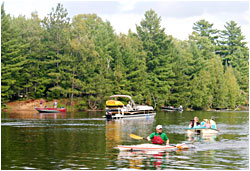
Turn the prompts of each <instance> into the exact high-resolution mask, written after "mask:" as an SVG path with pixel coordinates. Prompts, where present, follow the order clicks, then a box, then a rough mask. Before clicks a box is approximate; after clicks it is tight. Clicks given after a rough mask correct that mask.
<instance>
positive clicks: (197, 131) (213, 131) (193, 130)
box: [184, 128, 219, 134]
mask: <svg viewBox="0 0 250 171" xmlns="http://www.w3.org/2000/svg"><path fill="white" fill-rule="evenodd" d="M184 129H185V131H186V133H187V134H217V133H218V132H219V130H218V129H214V128H184Z"/></svg>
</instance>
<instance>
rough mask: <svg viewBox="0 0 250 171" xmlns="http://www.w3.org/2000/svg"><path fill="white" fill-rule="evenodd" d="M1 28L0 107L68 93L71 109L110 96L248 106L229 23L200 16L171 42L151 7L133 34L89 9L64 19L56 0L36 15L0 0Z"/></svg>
mask: <svg viewBox="0 0 250 171" xmlns="http://www.w3.org/2000/svg"><path fill="white" fill-rule="evenodd" d="M1 27H2V29H1V32H2V34H1V103H2V106H3V107H4V104H5V103H6V102H8V101H13V100H20V99H23V98H25V99H38V98H46V99H48V100H51V99H59V98H68V99H70V104H69V105H71V104H72V103H73V101H77V106H76V107H77V108H78V109H82V110H83V109H104V108H105V101H106V100H107V98H108V97H109V96H110V95H113V94H127V95H131V96H132V97H133V99H134V100H135V102H136V103H139V104H148V105H153V106H156V107H157V108H160V107H161V106H163V105H172V106H179V105H182V106H184V107H185V108H192V109H209V108H236V107H237V106H238V105H240V104H241V105H246V104H248V97H249V93H248V92H249V88H248V85H249V84H248V82H249V78H248V75H249V70H248V68H249V63H248V56H249V49H248V47H247V46H246V44H247V43H246V42H245V36H244V35H243V34H242V32H241V27H240V26H238V24H237V23H236V22H235V21H229V22H226V23H225V26H224V30H217V29H214V28H213V24H212V23H209V22H208V21H206V20H204V19H202V20H199V21H197V22H196V23H194V24H193V32H192V33H191V34H190V35H189V38H188V40H178V39H176V38H174V37H173V36H171V35H167V34H166V33H165V28H162V27H161V17H160V16H158V15H157V13H156V12H155V11H154V10H152V9H150V10H148V11H146V12H145V14H144V18H143V19H142V20H141V22H140V24H138V25H136V32H132V31H131V30H129V31H128V34H116V33H115V31H114V29H113V27H112V26H111V23H110V22H109V21H103V20H102V19H101V18H100V17H98V16H97V15H96V14H79V15H76V16H74V17H73V18H72V20H71V19H70V18H69V17H68V13H67V9H65V8H64V7H63V5H62V4H60V3H59V4H58V5H57V6H56V8H52V10H51V12H50V13H49V14H48V15H47V16H46V17H44V18H43V19H40V18H39V17H38V14H37V13H36V12H33V13H32V14H31V17H30V18H26V17H25V16H21V15H20V16H18V17H11V16H10V14H7V13H6V12H5V10H4V4H2V6H1ZM180 27H181V26H180Z"/></svg>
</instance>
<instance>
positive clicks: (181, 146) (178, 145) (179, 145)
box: [176, 144, 189, 149]
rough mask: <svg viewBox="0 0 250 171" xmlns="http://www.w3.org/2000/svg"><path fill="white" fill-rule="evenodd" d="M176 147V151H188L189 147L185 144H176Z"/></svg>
mask: <svg viewBox="0 0 250 171" xmlns="http://www.w3.org/2000/svg"><path fill="white" fill-rule="evenodd" d="M176 147H177V148H178V149H189V147H188V146H187V145H186V144H177V145H176Z"/></svg>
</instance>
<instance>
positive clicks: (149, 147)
mask: <svg viewBox="0 0 250 171" xmlns="http://www.w3.org/2000/svg"><path fill="white" fill-rule="evenodd" d="M116 148H118V149H119V150H120V151H127V150H129V151H144V150H148V151H151V150H162V151H164V150H171V149H173V150H177V149H187V148H188V146H187V145H186V144H177V145H176V146H171V145H167V146H166V145H156V144H139V145H118V147H116Z"/></svg>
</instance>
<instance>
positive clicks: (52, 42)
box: [42, 3, 70, 98]
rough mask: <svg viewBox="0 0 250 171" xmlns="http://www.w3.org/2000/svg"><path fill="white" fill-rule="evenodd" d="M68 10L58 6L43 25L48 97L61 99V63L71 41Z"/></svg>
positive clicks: (60, 5) (44, 20)
mask: <svg viewBox="0 0 250 171" xmlns="http://www.w3.org/2000/svg"><path fill="white" fill-rule="evenodd" d="M67 15H68V13H67V10H66V9H64V8H63V6H62V4H60V3H59V4H58V5H57V7H56V9H54V8H52V12H51V13H50V14H49V15H48V16H47V17H45V18H44V19H43V21H42V24H43V28H44V29H45V31H44V38H43V42H44V43H45V49H44V50H45V51H46V52H47V54H46V58H45V59H44V60H46V61H47V75H48V80H49V85H47V88H48V89H49V91H48V92H47V94H48V96H51V97H54V98H56V97H59V96H60V93H61V90H62V87H61V85H59V83H60V79H61V77H62V73H61V71H60V67H59V65H60V63H61V60H62V59H63V58H64V53H65V50H66V49H65V48H67V47H68V39H69V28H70V24H69V18H68V17H67Z"/></svg>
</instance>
